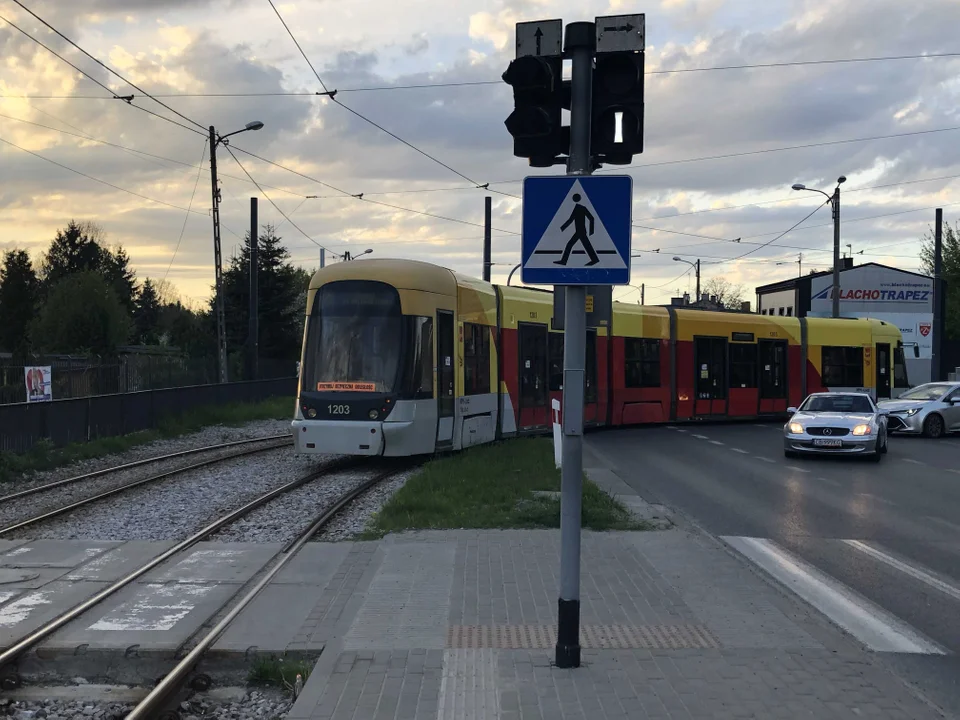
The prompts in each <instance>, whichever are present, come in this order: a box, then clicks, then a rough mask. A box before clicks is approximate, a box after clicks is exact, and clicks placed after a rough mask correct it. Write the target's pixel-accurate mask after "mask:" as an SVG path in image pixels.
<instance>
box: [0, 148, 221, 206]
mask: <svg viewBox="0 0 960 720" xmlns="http://www.w3.org/2000/svg"><path fill="white" fill-rule="evenodd" d="M0 142H2V143H6V144H7V145H10V146H11V147H15V148H16V149H17V150H22V151H23V152H25V153H28V154H30V155H33V156H34V157H35V158H40V159H41V160H43V161H45V162H48V163H51V164H52V165H56V166H57V167H61V168H63V169H64V170H69V171H70V172H72V173H75V174H76V175H80V176H81V177H85V178H87V179H88V180H93V181H94V182H97V183H100V184H101V185H106V186H107V187H110V188H113V189H114V190H119V191H120V192H125V193H127V194H128V195H133V196H135V197H138V198H141V199H142V200H149V201H150V202H152V203H157V204H158V205H166V206H167V207H171V208H173V209H174V210H183V211H184V212H191V211H190V210H188V209H187V208H185V207H181V206H180V205H174V204H173V203H168V202H165V201H163V200H157V199H155V198H152V197H147V196H146V195H141V194H140V193H138V192H134V191H133V190H127V189H126V188H122V187H120V186H119V185H114V184H113V183H111V182H107V181H106V180H101V179H100V178H97V177H94V176H93V175H87V174H86V173H85V172H80V171H79V170H74V169H73V168H72V167H69V166H67V165H64V164H63V163H59V162H57V161H56V160H51V159H50V158H48V157H44V156H43V155H40V154H39V153H35V152H34V151H33V150H27V149H26V148H24V147H20V146H19V145H17V144H16V143H14V142H10V141H9V140H6V139H4V138H2V137H0ZM192 212H194V213H195V214H197V215H204V214H205V213H201V212H197V211H196V210H194V211H192Z"/></svg>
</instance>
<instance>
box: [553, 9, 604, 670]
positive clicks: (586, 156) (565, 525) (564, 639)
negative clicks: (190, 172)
mask: <svg viewBox="0 0 960 720" xmlns="http://www.w3.org/2000/svg"><path fill="white" fill-rule="evenodd" d="M564 39H565V43H564V45H565V48H564V49H565V54H566V55H567V56H568V57H572V59H573V67H572V73H571V107H570V158H569V160H568V161H567V174H568V175H589V174H590V173H591V172H592V167H593V165H592V163H591V158H590V116H591V109H592V106H593V54H594V50H595V47H596V26H595V24H594V23H592V22H576V23H570V24H569V25H567V27H566V28H565V38H564ZM562 290H563V288H561V287H554V292H560V291H562ZM565 292H566V303H565V305H566V307H565V308H564V344H563V412H562V420H563V453H562V459H561V463H562V465H561V469H560V598H559V602H558V613H557V647H556V663H557V666H558V667H561V668H573V667H580V521H581V501H582V494H583V396H584V386H585V375H586V371H585V365H586V363H585V358H586V345H587V307H586V302H587V289H586V287H584V286H582V285H580V286H576V285H571V286H568V287H567V288H566V291H565Z"/></svg>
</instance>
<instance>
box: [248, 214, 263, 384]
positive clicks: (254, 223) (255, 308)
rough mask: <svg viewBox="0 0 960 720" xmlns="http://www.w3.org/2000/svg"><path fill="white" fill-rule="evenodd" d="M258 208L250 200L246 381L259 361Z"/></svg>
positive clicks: (253, 373) (251, 377)
mask: <svg viewBox="0 0 960 720" xmlns="http://www.w3.org/2000/svg"><path fill="white" fill-rule="evenodd" d="M258 211H259V208H258V206H257V198H255V197H252V198H250V311H249V313H250V322H249V326H248V327H249V330H248V342H249V343H250V344H249V347H248V352H249V366H248V370H247V380H256V379H257V373H258V370H259V368H258V367H257V366H258V364H259V360H260V284H259V280H260V278H259V275H260V241H259V237H258V235H257V227H258V224H259V218H258Z"/></svg>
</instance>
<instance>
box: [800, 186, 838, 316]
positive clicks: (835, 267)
mask: <svg viewBox="0 0 960 720" xmlns="http://www.w3.org/2000/svg"><path fill="white" fill-rule="evenodd" d="M846 181H847V177H846V175H841V176H840V177H838V178H837V187H836V188H834V190H833V194H832V195H828V194H827V193H825V192H824V191H823V190H817V189H816V188H808V187H807V186H806V185H804V184H802V183H796V184H794V185H793V189H794V190H807V191H809V192H818V193H820V194H821V195H823V196H824V197H825V198H826V199H827V201H828V202H829V203H830V206H831V207H832V208H833V317H835V318H838V317H840V186H841V185H843V183H845V182H846Z"/></svg>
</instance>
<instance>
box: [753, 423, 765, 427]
mask: <svg viewBox="0 0 960 720" xmlns="http://www.w3.org/2000/svg"><path fill="white" fill-rule="evenodd" d="M753 426H754V427H762V428H765V427H767V426H766V425H764V424H763V423H754V424H753Z"/></svg>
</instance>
